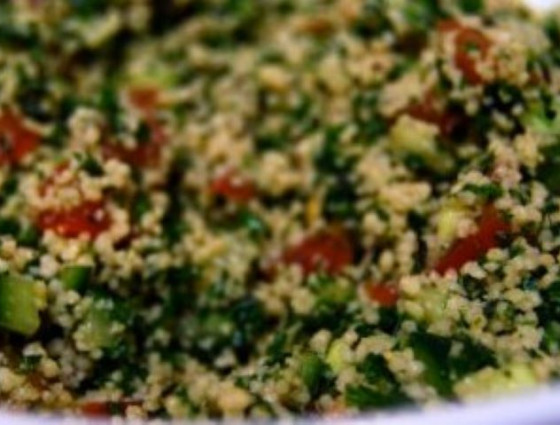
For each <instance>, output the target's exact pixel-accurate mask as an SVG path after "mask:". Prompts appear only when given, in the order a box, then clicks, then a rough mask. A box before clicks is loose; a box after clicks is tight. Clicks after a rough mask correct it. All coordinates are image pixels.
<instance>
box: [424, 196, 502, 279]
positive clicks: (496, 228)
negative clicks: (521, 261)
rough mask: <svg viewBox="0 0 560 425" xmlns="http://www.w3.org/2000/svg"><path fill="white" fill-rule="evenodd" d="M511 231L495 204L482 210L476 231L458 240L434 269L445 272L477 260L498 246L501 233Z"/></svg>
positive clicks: (441, 272)
mask: <svg viewBox="0 0 560 425" xmlns="http://www.w3.org/2000/svg"><path fill="white" fill-rule="evenodd" d="M510 231H511V228H510V225H509V223H508V222H507V221H505V220H504V219H503V218H502V217H501V216H500V214H499V213H498V211H496V209H495V208H494V207H493V206H488V207H486V208H485V209H484V211H483V212H482V216H481V218H480V222H479V224H478V230H477V231H476V233H474V234H472V235H470V236H467V237H466V238H463V239H461V240H459V241H457V242H456V243H455V244H454V245H453V246H452V247H451V249H450V250H449V251H448V252H447V254H445V255H444V256H443V257H442V258H441V259H440V260H439V261H438V263H437V264H436V266H435V267H434V270H435V271H437V272H438V273H440V274H444V273H445V272H447V271H448V270H459V269H460V268H461V267H463V265H465V264H466V263H468V262H470V261H476V260H478V259H479V258H480V257H482V256H483V255H485V254H486V253H487V252H488V251H489V250H491V249H492V248H495V247H496V246H498V243H499V237H500V235H503V234H507V233H509V232H510Z"/></svg>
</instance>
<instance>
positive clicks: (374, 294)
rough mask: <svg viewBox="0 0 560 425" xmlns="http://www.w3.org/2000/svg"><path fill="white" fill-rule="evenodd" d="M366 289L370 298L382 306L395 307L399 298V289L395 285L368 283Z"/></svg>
mask: <svg viewBox="0 0 560 425" xmlns="http://www.w3.org/2000/svg"><path fill="white" fill-rule="evenodd" d="M366 291H367V294H368V296H369V298H370V299H371V300H372V301H375V302H377V303H378V304H379V305H380V306H381V307H394V306H395V304H397V301H398V300H399V291H398V289H397V287H396V286H395V285H391V284H379V283H368V284H366Z"/></svg>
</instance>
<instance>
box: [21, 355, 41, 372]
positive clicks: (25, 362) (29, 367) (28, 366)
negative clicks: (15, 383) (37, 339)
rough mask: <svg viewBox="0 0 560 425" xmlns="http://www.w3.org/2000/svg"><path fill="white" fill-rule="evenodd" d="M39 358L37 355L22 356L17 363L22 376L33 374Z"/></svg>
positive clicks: (39, 360)
mask: <svg viewBox="0 0 560 425" xmlns="http://www.w3.org/2000/svg"><path fill="white" fill-rule="evenodd" d="M41 358H42V357H41V356H38V355H30V356H23V357H22V358H21V360H20V362H19V367H18V369H19V371H20V372H21V373H24V374H28V373H32V372H34V371H35V370H36V369H37V367H38V366H39V363H40V362H41Z"/></svg>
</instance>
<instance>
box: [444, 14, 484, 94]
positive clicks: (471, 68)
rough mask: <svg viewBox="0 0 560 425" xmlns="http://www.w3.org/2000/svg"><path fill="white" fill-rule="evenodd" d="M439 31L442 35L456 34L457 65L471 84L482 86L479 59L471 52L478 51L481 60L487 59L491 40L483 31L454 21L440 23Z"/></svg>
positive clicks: (455, 60) (455, 56)
mask: <svg viewBox="0 0 560 425" xmlns="http://www.w3.org/2000/svg"><path fill="white" fill-rule="evenodd" d="M438 31H439V32H440V33H442V34H445V33H455V55H454V57H453V61H454V62H455V65H456V66H457V68H459V69H460V70H461V73H462V74H463V76H464V77H465V80H466V81H467V82H468V83H469V84H481V83H482V82H483V79H482V76H481V75H480V73H479V72H478V69H477V63H478V58H476V57H473V56H472V55H471V51H472V50H473V49H474V50H476V51H478V52H479V54H480V59H481V60H484V59H486V57H487V56H488V51H489V50H490V46H491V44H492V43H491V41H490V39H489V38H488V37H487V36H486V35H485V34H484V33H483V32H482V31H480V30H478V29H476V28H471V27H467V26H464V25H463V24H461V23H460V22H457V21H453V20H444V21H440V22H439V23H438Z"/></svg>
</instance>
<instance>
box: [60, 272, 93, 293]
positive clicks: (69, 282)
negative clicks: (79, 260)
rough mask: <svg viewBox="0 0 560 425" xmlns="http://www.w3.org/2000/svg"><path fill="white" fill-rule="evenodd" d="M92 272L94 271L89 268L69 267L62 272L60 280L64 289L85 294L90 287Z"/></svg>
mask: <svg viewBox="0 0 560 425" xmlns="http://www.w3.org/2000/svg"><path fill="white" fill-rule="evenodd" d="M92 272H93V270H92V268H91V267H89V266H67V267H65V268H63V269H62V270H61V271H60V274H59V276H58V278H59V279H60V282H61V283H62V287H63V288H64V289H66V290H68V291H70V290H72V291H76V292H79V293H83V291H85V289H86V288H87V286H88V283H89V281H90V279H91V275H92Z"/></svg>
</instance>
